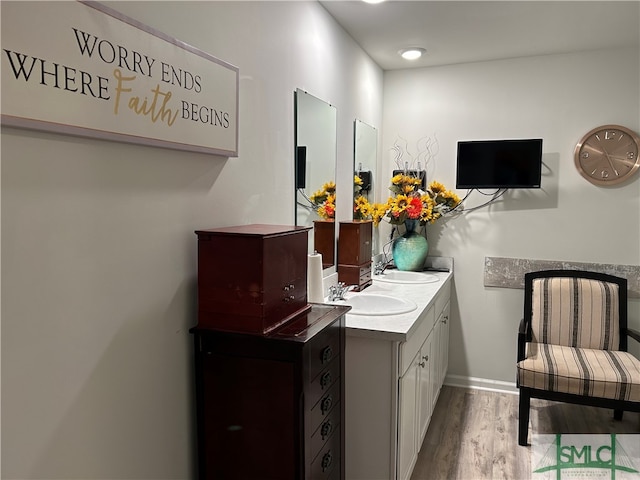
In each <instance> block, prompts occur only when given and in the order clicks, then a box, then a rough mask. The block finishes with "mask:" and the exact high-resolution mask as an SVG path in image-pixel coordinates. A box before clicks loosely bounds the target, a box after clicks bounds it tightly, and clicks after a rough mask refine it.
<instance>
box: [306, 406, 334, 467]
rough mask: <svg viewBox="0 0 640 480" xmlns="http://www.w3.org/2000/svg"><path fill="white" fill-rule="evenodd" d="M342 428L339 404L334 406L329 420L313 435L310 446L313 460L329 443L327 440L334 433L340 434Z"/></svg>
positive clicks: (319, 426)
mask: <svg viewBox="0 0 640 480" xmlns="http://www.w3.org/2000/svg"><path fill="white" fill-rule="evenodd" d="M340 428H341V425H340V403H338V404H336V405H334V407H333V409H332V410H331V411H330V412H329V415H328V416H327V418H325V419H324V420H323V422H322V423H321V424H320V425H318V428H316V429H315V431H314V432H313V434H312V435H311V442H310V445H309V451H310V452H311V458H316V456H317V455H318V452H320V450H322V447H323V446H324V444H325V443H327V440H329V438H330V437H331V436H332V435H333V434H334V433H336V432H339V431H340Z"/></svg>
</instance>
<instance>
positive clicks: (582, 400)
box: [517, 270, 640, 445]
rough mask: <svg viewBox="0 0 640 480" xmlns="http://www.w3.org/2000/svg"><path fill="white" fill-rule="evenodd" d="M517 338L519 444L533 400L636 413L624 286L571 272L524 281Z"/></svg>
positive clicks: (638, 393) (637, 372)
mask: <svg viewBox="0 0 640 480" xmlns="http://www.w3.org/2000/svg"><path fill="white" fill-rule="evenodd" d="M524 279H525V280H524V283H525V285H524V291H525V298H524V318H523V319H522V321H521V322H520V329H519V332H518V364H517V385H518V388H519V389H520V405H519V425H518V443H519V444H520V445H527V437H528V430H529V406H530V401H531V398H543V399H547V400H555V401H561V402H569V403H579V404H583V405H593V406H596V407H606V408H611V409H613V410H614V418H616V419H618V420H619V419H621V418H622V412H623V411H624V410H628V411H635V412H640V360H638V359H637V358H635V357H634V356H633V355H631V354H630V353H628V352H627V336H630V337H632V338H634V339H635V340H637V341H638V342H640V334H639V333H638V332H636V331H633V330H630V329H628V328H627V280H626V279H624V278H618V277H614V276H612V275H606V274H603V273H595V272H585V271H575V270H547V271H540V272H531V273H527V274H525V277H524Z"/></svg>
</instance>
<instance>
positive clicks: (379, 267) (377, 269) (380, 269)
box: [373, 262, 389, 275]
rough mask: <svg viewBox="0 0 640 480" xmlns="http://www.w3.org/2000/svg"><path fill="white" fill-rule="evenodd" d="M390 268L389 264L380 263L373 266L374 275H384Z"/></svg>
mask: <svg viewBox="0 0 640 480" xmlns="http://www.w3.org/2000/svg"><path fill="white" fill-rule="evenodd" d="M388 266H389V262H386V263H385V262H378V263H376V264H375V265H374V266H373V274H374V275H382V274H383V273H384V271H385V270H386V269H387V267H388Z"/></svg>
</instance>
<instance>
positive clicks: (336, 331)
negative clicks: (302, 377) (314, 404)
mask: <svg viewBox="0 0 640 480" xmlns="http://www.w3.org/2000/svg"><path fill="white" fill-rule="evenodd" d="M305 350H306V369H307V377H306V379H307V381H312V380H313V379H314V378H315V377H316V376H317V375H318V374H319V373H320V372H321V371H322V370H324V369H325V368H326V367H327V366H328V365H329V364H330V363H331V361H332V360H333V359H334V358H337V357H339V356H340V324H339V323H338V322H336V323H334V324H333V325H331V326H329V327H327V328H326V329H324V330H323V331H322V332H320V333H319V334H318V335H316V337H315V338H314V339H313V340H312V341H311V342H309V344H308V345H307V346H306V347H305Z"/></svg>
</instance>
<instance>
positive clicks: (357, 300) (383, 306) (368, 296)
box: [330, 293, 418, 316]
mask: <svg viewBox="0 0 640 480" xmlns="http://www.w3.org/2000/svg"><path fill="white" fill-rule="evenodd" d="M330 303H333V304H336V305H348V306H350V307H351V310H349V312H348V313H349V314H351V315H368V316H377V315H398V314H401V313H408V312H412V311H413V310H415V309H416V308H418V306H417V305H416V304H415V303H414V302H412V301H411V300H405V299H402V298H396V297H389V296H387V295H379V294H375V293H353V294H348V296H347V298H346V299H345V300H337V301H335V302H330Z"/></svg>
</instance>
